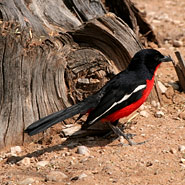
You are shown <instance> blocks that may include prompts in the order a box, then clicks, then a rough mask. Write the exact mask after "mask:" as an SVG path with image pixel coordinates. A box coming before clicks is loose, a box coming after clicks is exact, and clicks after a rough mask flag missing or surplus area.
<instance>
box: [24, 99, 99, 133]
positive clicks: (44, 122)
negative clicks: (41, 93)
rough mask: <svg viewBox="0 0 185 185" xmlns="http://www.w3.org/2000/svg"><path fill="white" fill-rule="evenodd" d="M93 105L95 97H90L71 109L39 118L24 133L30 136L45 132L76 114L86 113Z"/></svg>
mask: <svg viewBox="0 0 185 185" xmlns="http://www.w3.org/2000/svg"><path fill="white" fill-rule="evenodd" d="M95 104H96V97H93V96H91V97H89V98H87V99H86V100H85V101H82V102H80V103H78V104H75V105H72V106H71V107H68V108H66V109H64V110H61V111H59V112H55V113H53V114H50V115H49V116H46V117H44V118H41V119H40V120H38V121H36V122H34V123H32V124H31V125H30V126H28V127H27V129H26V130H25V133H28V135H30V136H32V135H35V134H38V133H39V132H42V131H44V130H46V129H47V128H49V127H51V126H52V125H54V124H56V123H58V122H61V121H63V120H65V119H67V118H70V117H73V116H74V115H76V114H79V113H84V112H87V111H88V110H89V109H91V108H93V107H94V106H95Z"/></svg>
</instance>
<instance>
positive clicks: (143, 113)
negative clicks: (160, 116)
mask: <svg viewBox="0 0 185 185" xmlns="http://www.w3.org/2000/svg"><path fill="white" fill-rule="evenodd" d="M139 114H140V115H141V116H143V117H145V118H148V116H149V114H148V112H146V111H145V110H142V111H141V112H140V113H139Z"/></svg>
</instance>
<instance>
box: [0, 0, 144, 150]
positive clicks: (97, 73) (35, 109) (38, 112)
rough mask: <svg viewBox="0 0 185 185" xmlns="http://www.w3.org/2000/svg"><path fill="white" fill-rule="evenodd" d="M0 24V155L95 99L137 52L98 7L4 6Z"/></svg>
mask: <svg viewBox="0 0 185 185" xmlns="http://www.w3.org/2000/svg"><path fill="white" fill-rule="evenodd" d="M0 19H1V21H0V27H1V33H0V43H1V44H0V102H1V103H0V106H1V107H0V123H1V129H0V148H2V147H4V146H7V145H20V144H22V143H23V142H25V141H29V139H30V138H29V137H27V136H25V135H24V134H23V130H24V129H25V127H27V126H28V125H29V124H31V123H32V122H33V121H35V120H38V119H39V118H41V117H43V116H46V115H48V114H50V113H52V112H55V111H58V110H61V109H63V108H66V107H68V106H70V105H72V104H74V103H76V102H78V101H80V100H82V99H83V98H85V97H87V96H88V95H89V94H92V93H94V92H95V91H97V90H98V89H99V88H101V87H102V86H103V85H104V84H105V83H106V81H107V80H109V79H110V78H111V77H112V76H113V75H114V74H116V73H118V72H119V71H121V70H123V69H125V67H126V66H127V65H128V63H129V61H130V58H131V57H132V56H133V55H134V54H135V52H137V51H138V50H140V49H141V48H142V44H141V43H140V41H139V40H138V37H137V36H136V34H135V33H134V31H135V30H134V29H133V30H132V29H131V28H130V27H129V26H128V25H127V24H126V23H125V22H124V21H123V20H122V19H121V18H119V17H117V16H116V15H114V14H113V13H108V12H107V11H106V10H105V8H104V6H103V4H102V3H101V2H100V1H98V0H96V1H90V0H85V1H84V0H69V1H67V0H46V1H44V3H43V2H42V1H41V0H35V1H32V0H2V1H1V3H0ZM69 122H71V120H70V121H69ZM36 137H37V136H36Z"/></svg>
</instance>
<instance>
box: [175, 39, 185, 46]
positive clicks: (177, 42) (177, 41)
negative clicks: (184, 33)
mask: <svg viewBox="0 0 185 185" xmlns="http://www.w3.org/2000/svg"><path fill="white" fill-rule="evenodd" d="M173 46H174V47H181V46H183V42H182V41H180V40H174V41H173Z"/></svg>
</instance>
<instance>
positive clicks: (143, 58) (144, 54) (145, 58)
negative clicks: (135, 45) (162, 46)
mask: <svg viewBox="0 0 185 185" xmlns="http://www.w3.org/2000/svg"><path fill="white" fill-rule="evenodd" d="M169 61H172V58H171V57H170V56H164V55H162V54H161V53H160V52H159V51H157V50H155V49H142V50H140V51H138V52H137V53H136V54H135V55H134V57H133V58H132V60H131V62H130V64H129V66H128V69H130V70H136V69H137V68H138V69H139V68H145V69H146V68H147V69H148V70H149V71H150V72H151V73H154V72H155V70H156V68H157V67H158V66H159V64H161V63H162V62H169Z"/></svg>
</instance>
